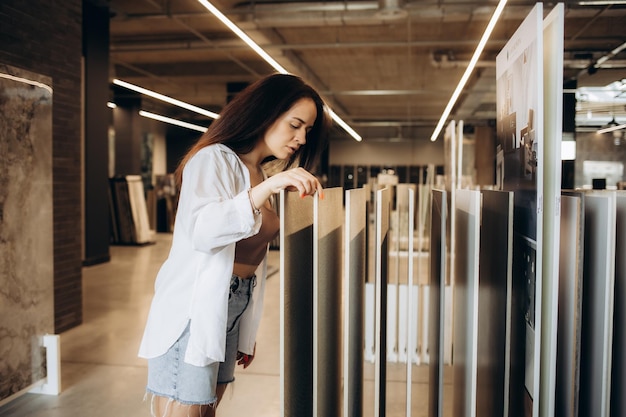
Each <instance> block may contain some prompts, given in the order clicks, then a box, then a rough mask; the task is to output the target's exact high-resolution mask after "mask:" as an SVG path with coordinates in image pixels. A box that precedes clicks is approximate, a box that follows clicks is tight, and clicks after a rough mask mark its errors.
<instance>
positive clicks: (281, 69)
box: [198, 0, 363, 142]
mask: <svg viewBox="0 0 626 417" xmlns="http://www.w3.org/2000/svg"><path fill="white" fill-rule="evenodd" d="M198 2H200V4H202V5H203V6H204V7H205V8H206V9H207V10H208V11H209V12H211V13H212V14H213V15H214V16H215V17H217V18H218V19H219V20H220V21H221V22H222V23H224V24H225V25H226V26H227V27H228V28H229V29H230V30H231V31H232V32H233V33H234V34H235V35H237V36H239V38H240V39H241V40H242V41H244V42H245V43H246V44H247V45H248V46H249V47H250V48H252V50H253V51H254V52H256V53H257V54H259V56H260V57H261V58H263V59H264V60H265V62H267V63H268V64H270V65H271V66H272V68H274V69H275V70H276V71H278V72H279V73H281V74H289V71H287V70H286V69H285V68H284V67H283V66H282V65H280V64H279V63H278V62H276V60H275V59H274V58H272V57H271V56H270V55H269V54H268V53H267V52H265V51H264V50H263V48H261V47H260V46H259V45H258V44H257V43H256V42H254V41H253V40H252V38H250V37H249V36H248V35H247V34H246V33H245V32H244V31H243V30H241V29H239V27H238V26H237V25H235V24H234V23H233V22H232V21H231V20H230V19H229V18H227V17H226V16H225V15H224V14H223V13H222V12H220V11H219V10H218V9H217V7H215V6H214V5H213V4H212V3H211V2H210V1H207V0H198ZM329 111H330V116H331V117H332V119H333V120H334V121H335V122H336V123H337V124H338V125H339V126H341V127H342V128H343V129H344V130H345V131H346V132H347V133H348V134H349V135H350V136H352V137H353V138H354V139H356V140H357V141H359V142H360V141H361V140H362V139H363V138H361V136H360V135H359V134H358V133H356V132H355V131H354V129H352V128H351V127H350V126H348V124H347V123H346V122H344V121H343V120H342V119H341V118H340V117H339V116H337V114H336V113H335V112H334V111H333V110H332V109H329Z"/></svg>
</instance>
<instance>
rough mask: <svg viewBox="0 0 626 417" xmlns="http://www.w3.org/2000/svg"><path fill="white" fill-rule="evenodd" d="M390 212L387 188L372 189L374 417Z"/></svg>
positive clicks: (381, 394)
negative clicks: (374, 197) (373, 240)
mask: <svg viewBox="0 0 626 417" xmlns="http://www.w3.org/2000/svg"><path fill="white" fill-rule="evenodd" d="M390 214H391V192H390V189H389V188H384V189H382V190H378V191H376V223H375V224H376V236H375V239H376V240H375V243H374V244H375V247H374V257H375V259H374V265H375V277H376V279H375V291H374V293H375V309H374V310H375V314H376V316H375V318H374V321H375V329H376V330H375V332H374V338H375V341H374V343H375V346H376V348H375V357H374V417H384V416H385V414H386V408H387V398H386V396H387V284H388V277H387V273H388V263H389V216H390Z"/></svg>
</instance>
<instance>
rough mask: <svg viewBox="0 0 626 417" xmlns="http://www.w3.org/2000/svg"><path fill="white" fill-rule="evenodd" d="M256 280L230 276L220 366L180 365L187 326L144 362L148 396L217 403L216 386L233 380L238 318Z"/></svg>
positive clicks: (246, 303) (192, 402)
mask: <svg viewBox="0 0 626 417" xmlns="http://www.w3.org/2000/svg"><path fill="white" fill-rule="evenodd" d="M255 282H256V279H255V277H254V276H253V277H252V278H247V279H243V278H239V277H238V276H236V275H233V276H232V278H231V280H230V294H229V296H228V322H227V333H226V356H225V358H224V362H216V363H212V364H210V365H208V366H194V365H190V364H188V363H185V362H184V359H185V351H186V350H187V343H188V342H189V324H187V327H186V328H185V330H184V331H183V333H182V334H181V335H180V337H179V338H178V340H177V341H176V343H174V344H173V345H172V347H170V349H169V350H168V351H167V352H166V353H165V354H164V355H162V356H159V357H157V358H153V359H148V385H147V386H146V391H147V392H148V393H151V394H154V395H157V396H160V397H165V398H169V399H172V400H175V401H177V402H179V403H181V404H213V403H215V401H217V394H216V386H217V384H227V383H230V382H232V381H234V380H235V377H234V373H235V363H236V361H237V347H238V346H237V345H238V342H239V318H240V317H241V315H242V314H243V312H244V311H245V309H246V307H247V306H248V302H249V301H250V297H251V295H252V290H253V288H254V285H255Z"/></svg>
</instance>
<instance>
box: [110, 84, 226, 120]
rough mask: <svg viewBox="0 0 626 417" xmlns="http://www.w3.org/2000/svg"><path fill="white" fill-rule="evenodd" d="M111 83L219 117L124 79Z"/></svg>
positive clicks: (205, 114) (214, 117)
mask: <svg viewBox="0 0 626 417" xmlns="http://www.w3.org/2000/svg"><path fill="white" fill-rule="evenodd" d="M113 84H116V85H119V86H121V87H124V88H128V89H129V90H133V91H136V92H138V93H141V94H145V95H147V96H150V97H153V98H156V99H157V100H161V101H164V102H166V103H170V104H173V105H175V106H178V107H182V108H183V109H187V110H190V111H192V112H195V113H199V114H202V115H204V116H207V117H210V118H212V119H217V118H218V117H220V115H219V114H217V113H214V112H212V111H209V110H205V109H203V108H200V107H197V106H194V105H193V104H189V103H185V102H184V101H180V100H176V99H175V98H172V97H168V96H165V95H163V94H160V93H157V92H154V91H152V90H148V89H146V88H143V87H139V86H138V85H134V84H131V83H127V82H126V81H122V80H119V79H117V78H115V79H114V80H113Z"/></svg>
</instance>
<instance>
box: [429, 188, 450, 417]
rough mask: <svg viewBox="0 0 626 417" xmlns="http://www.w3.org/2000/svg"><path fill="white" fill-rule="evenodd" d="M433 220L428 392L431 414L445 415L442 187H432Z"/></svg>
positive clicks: (445, 212) (445, 211) (444, 218)
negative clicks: (440, 188) (439, 188)
mask: <svg viewBox="0 0 626 417" xmlns="http://www.w3.org/2000/svg"><path fill="white" fill-rule="evenodd" d="M430 217H431V223H430V286H429V290H428V292H429V301H428V304H429V314H428V316H429V318H430V320H429V323H428V354H429V361H430V362H429V379H428V386H429V390H430V391H429V395H428V417H442V415H443V348H444V340H443V336H444V332H443V324H444V320H445V283H446V222H447V217H448V208H447V196H446V192H445V191H443V190H436V189H433V190H432V200H431V214H430Z"/></svg>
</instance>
